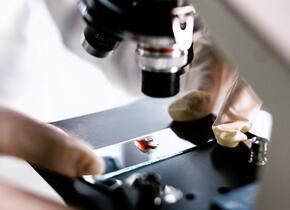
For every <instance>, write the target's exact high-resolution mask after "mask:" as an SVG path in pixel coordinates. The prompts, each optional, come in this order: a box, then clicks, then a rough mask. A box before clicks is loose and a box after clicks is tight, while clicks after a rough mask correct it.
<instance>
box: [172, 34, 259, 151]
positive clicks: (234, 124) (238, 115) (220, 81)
mask: <svg viewBox="0 0 290 210" xmlns="http://www.w3.org/2000/svg"><path fill="white" fill-rule="evenodd" d="M199 33H200V35H199V37H198V38H197V39H196V40H195V42H194V54H195V57H194V59H193V62H192V64H191V67H190V69H189V72H187V73H186V75H185V76H186V79H187V80H186V81H185V83H186V85H187V89H189V90H190V91H188V92H187V93H186V94H185V95H184V96H183V97H181V98H180V99H178V100H176V101H174V102H173V103H172V104H171V105H170V106H169V110H168V111H169V114H170V115H171V117H172V118H173V120H175V121H181V122H182V121H191V120H197V119H200V118H203V117H205V116H207V115H209V114H210V113H218V115H217V119H216V121H215V122H214V125H213V131H214V134H215V137H216V139H217V142H218V143H219V144H221V145H223V146H226V147H235V146H237V145H238V143H239V142H240V141H243V142H245V143H246V144H247V145H248V146H250V145H249V143H250V141H249V140H248V139H247V136H246V135H245V133H246V132H247V131H249V130H250V128H251V127H252V124H253V122H254V120H255V116H256V114H257V113H258V111H259V110H260V108H261V106H262V101H261V100H260V99H259V98H258V96H257V95H256V94H255V92H254V91H253V90H252V89H251V87H250V86H249V85H248V84H247V83H246V82H245V81H243V80H241V79H238V75H237V72H236V71H235V69H234V68H233V67H232V66H231V65H229V64H228V62H226V60H225V59H224V58H223V57H222V56H221V55H220V54H219V52H218V51H217V50H216V49H215V48H214V47H213V44H212V43H211V42H210V38H209V37H208V36H207V35H206V33H205V32H199ZM228 92H230V93H229V94H227V93H228ZM221 105H222V106H221ZM220 107H222V108H220Z"/></svg>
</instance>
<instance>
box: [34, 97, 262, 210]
mask: <svg viewBox="0 0 290 210" xmlns="http://www.w3.org/2000/svg"><path fill="white" fill-rule="evenodd" d="M170 100H172V99H146V100H142V101H139V102H137V103H134V104H131V105H128V106H124V107H120V108H117V109H113V110H109V111H105V112H100V113H96V114H91V115H87V116H83V117H78V118H74V119H69V120H64V121H60V122H56V123H54V124H55V125H57V126H59V127H61V128H64V129H66V130H68V131H70V132H72V133H74V134H76V135H78V136H80V137H82V138H83V139H85V140H86V141H88V142H89V143H91V144H92V145H93V146H94V147H101V146H105V145H109V144H112V143H116V142H119V141H122V140H127V139H130V138H134V137H137V136H140V135H144V134H148V133H151V132H153V131H157V130H160V129H163V128H165V127H168V126H170V127H171V128H172V129H173V130H174V131H175V132H176V133H177V134H178V135H180V136H182V137H183V138H186V139H188V140H190V141H192V142H194V143H196V144H202V143H203V142H204V141H205V140H207V139H209V138H212V137H213V135H212V132H211V123H212V121H213V116H208V117H206V118H204V119H202V120H199V121H196V122H189V123H177V122H171V119H170V117H169V116H168V114H167V107H168V103H169V102H170ZM248 157H249V149H248V148H246V146H244V145H243V144H240V145H239V146H238V147H237V148H234V149H227V148H223V147H221V146H219V145H217V144H216V143H215V142H212V143H210V144H206V145H203V146H200V147H199V148H197V149H195V150H193V151H191V152H188V153H185V154H183V155H180V156H177V157H174V158H171V159H168V160H165V161H162V162H159V163H157V164H153V165H150V166H148V167H144V168H140V169H138V170H135V171H134V172H153V173H158V174H160V175H161V177H162V181H163V182H164V183H165V184H169V185H172V186H174V187H177V188H178V189H180V190H182V191H183V193H184V194H185V197H184V199H182V200H181V201H179V202H178V203H177V204H174V205H165V206H161V208H160V209H166V210H167V209H168V210H170V209H175V210H176V209H178V210H187V209H198V210H209V209H210V206H211V203H212V201H213V199H214V198H215V197H216V196H217V195H219V194H222V193H227V192H229V191H230V190H232V189H235V188H237V187H240V186H243V185H245V184H248V183H250V182H253V181H254V180H255V179H256V170H257V169H256V168H255V167H254V166H253V165H250V164H249V163H248V162H247V160H248ZM37 171H38V172H39V173H40V174H41V175H42V176H43V177H44V178H45V180H46V181H47V182H48V183H49V184H50V185H51V186H52V187H53V188H54V189H55V190H56V191H57V192H58V193H59V194H60V195H61V196H62V197H63V198H64V200H65V201H66V202H67V203H69V204H72V205H75V206H79V207H82V208H83V209H89V210H90V209H95V210H96V209H104V208H106V209H112V208H113V207H112V206H106V207H104V206H102V205H103V204H102V202H104V203H106V202H107V201H106V199H107V198H106V197H104V196H103V195H101V194H100V192H98V191H96V190H92V188H91V186H89V187H88V186H87V184H85V183H82V182H79V181H77V182H76V181H74V180H71V179H69V178H66V177H63V176H61V175H57V174H54V173H51V172H48V171H45V170H43V169H40V168H37ZM132 173H133V172H132ZM130 174H131V173H128V174H123V175H121V176H119V177H118V178H120V179H125V178H126V177H128V176H129V175H130ZM76 183H78V185H80V186H81V187H78V188H76V186H75V185H76ZM99 197H100V199H99ZM109 203H110V202H109ZM111 203H112V204H111V205H113V204H114V201H113V202H111ZM98 205H99V207H98ZM119 209H120V210H123V208H122V206H120V208H119Z"/></svg>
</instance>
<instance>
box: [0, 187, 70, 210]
mask: <svg viewBox="0 0 290 210" xmlns="http://www.w3.org/2000/svg"><path fill="white" fill-rule="evenodd" d="M0 197H1V202H0V209H1V210H12V209H13V210H40V209H45V210H73V209H72V208H69V207H65V206H63V205H61V204H58V203H55V202H53V201H51V200H49V199H46V198H43V197H40V196H37V195H35V194H33V193H30V192H26V191H24V190H21V189H17V188H16V187H14V186H10V185H8V184H6V183H3V182H0Z"/></svg>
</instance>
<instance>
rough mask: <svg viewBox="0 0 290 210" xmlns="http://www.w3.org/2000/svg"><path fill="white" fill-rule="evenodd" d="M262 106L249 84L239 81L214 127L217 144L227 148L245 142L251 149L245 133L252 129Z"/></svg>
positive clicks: (230, 93) (232, 89)
mask: <svg viewBox="0 0 290 210" xmlns="http://www.w3.org/2000/svg"><path fill="white" fill-rule="evenodd" d="M261 106H262V101H261V100H260V98H259V97H258V96H257V95H256V93H255V92H254V91H253V89H252V88H251V87H250V86H249V84H247V83H246V82H245V81H243V80H242V79H237V80H236V82H235V83H234V85H233V87H232V88H231V90H230V91H229V94H228V96H227V97H226V100H225V102H224V105H223V107H222V108H221V110H220V112H219V114H218V116H217V118H216V120H215V122H214V124H213V127H212V128H213V132H214V134H215V137H216V140H217V142H218V143H219V144H221V145H223V146H226V147H235V146H237V145H238V144H239V142H244V143H245V144H246V145H247V146H249V147H251V142H250V140H249V139H248V137H247V136H246V135H245V133H246V132H248V131H249V130H250V129H251V127H252V125H253V123H254V121H255V118H256V115H257V114H258V112H259V110H260V109H261Z"/></svg>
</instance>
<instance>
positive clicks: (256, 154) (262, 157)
mask: <svg viewBox="0 0 290 210" xmlns="http://www.w3.org/2000/svg"><path fill="white" fill-rule="evenodd" d="M268 143H269V140H267V139H264V138H261V137H254V141H253V142H252V147H251V154H250V158H249V162H250V163H252V164H255V165H266V163H267V161H268V159H267V152H268Z"/></svg>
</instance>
